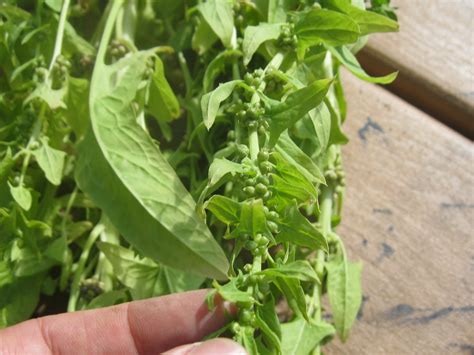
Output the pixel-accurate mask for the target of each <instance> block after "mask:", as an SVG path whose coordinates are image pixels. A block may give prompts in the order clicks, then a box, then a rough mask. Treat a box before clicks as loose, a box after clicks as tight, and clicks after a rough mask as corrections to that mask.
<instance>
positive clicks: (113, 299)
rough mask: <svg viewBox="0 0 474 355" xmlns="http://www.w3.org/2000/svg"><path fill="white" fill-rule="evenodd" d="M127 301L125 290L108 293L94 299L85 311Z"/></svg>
mask: <svg viewBox="0 0 474 355" xmlns="http://www.w3.org/2000/svg"><path fill="white" fill-rule="evenodd" d="M127 300H128V296H127V292H126V291H125V290H116V291H108V292H105V293H103V294H101V295H99V296H97V297H96V298H94V299H93V300H92V301H91V302H90V303H89V304H88V305H87V309H96V308H103V307H109V306H113V305H116V304H119V303H123V302H125V301H127Z"/></svg>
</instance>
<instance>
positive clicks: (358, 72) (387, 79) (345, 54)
mask: <svg viewBox="0 0 474 355" xmlns="http://www.w3.org/2000/svg"><path fill="white" fill-rule="evenodd" d="M328 49H329V50H330V51H331V54H332V55H333V56H334V57H336V58H337V60H339V61H340V62H341V63H342V64H343V65H344V66H345V67H346V68H347V69H349V71H350V72H351V73H352V74H354V75H355V76H357V77H358V78H360V79H362V80H365V81H368V82H369V83H377V84H390V83H391V82H392V81H394V80H395V79H396V78H397V75H398V72H394V73H391V74H388V75H385V76H379V77H373V76H370V75H369V74H367V73H366V72H365V70H364V69H362V67H361V66H360V64H359V62H358V61H357V58H356V57H355V56H354V54H352V52H351V51H350V50H349V49H348V48H347V47H346V46H340V47H328Z"/></svg>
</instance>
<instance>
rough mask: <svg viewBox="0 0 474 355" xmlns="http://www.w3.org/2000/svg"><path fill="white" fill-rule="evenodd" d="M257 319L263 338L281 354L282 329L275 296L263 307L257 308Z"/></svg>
mask: <svg viewBox="0 0 474 355" xmlns="http://www.w3.org/2000/svg"><path fill="white" fill-rule="evenodd" d="M256 319H257V325H258V327H259V328H260V330H261V331H262V333H263V336H264V337H265V338H266V339H268V342H269V343H271V344H272V345H273V346H274V347H275V348H276V350H277V351H278V352H281V328H280V321H279V320H278V316H277V314H276V311H275V301H274V299H273V296H271V295H270V298H269V300H268V301H267V302H265V303H264V304H263V306H262V307H257V312H256Z"/></svg>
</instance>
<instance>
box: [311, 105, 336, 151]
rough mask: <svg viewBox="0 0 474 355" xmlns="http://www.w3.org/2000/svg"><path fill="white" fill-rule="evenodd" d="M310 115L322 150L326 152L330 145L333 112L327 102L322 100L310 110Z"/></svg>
mask: <svg viewBox="0 0 474 355" xmlns="http://www.w3.org/2000/svg"><path fill="white" fill-rule="evenodd" d="M309 117H310V119H311V122H312V124H313V127H314V130H315V132H316V136H317V137H318V142H319V146H320V151H321V152H324V151H326V148H327V147H328V145H329V137H330V134H331V113H330V112H329V109H328V107H327V106H326V104H325V103H324V102H322V103H321V104H320V105H319V106H318V107H316V108H315V109H314V110H311V111H309Z"/></svg>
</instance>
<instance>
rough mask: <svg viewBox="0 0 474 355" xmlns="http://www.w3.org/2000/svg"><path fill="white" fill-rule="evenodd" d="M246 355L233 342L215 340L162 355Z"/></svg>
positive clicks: (181, 347) (241, 348)
mask: <svg viewBox="0 0 474 355" xmlns="http://www.w3.org/2000/svg"><path fill="white" fill-rule="evenodd" d="M212 354H226V355H247V352H246V351H245V349H244V348H243V347H242V346H241V345H240V344H238V343H236V342H235V341H233V340H230V339H226V338H216V339H212V340H208V341H205V342H199V343H193V344H187V345H182V346H179V347H177V348H174V349H171V350H168V351H167V352H165V353H164V354H163V355H212Z"/></svg>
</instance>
